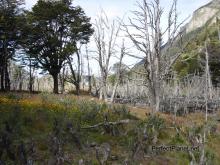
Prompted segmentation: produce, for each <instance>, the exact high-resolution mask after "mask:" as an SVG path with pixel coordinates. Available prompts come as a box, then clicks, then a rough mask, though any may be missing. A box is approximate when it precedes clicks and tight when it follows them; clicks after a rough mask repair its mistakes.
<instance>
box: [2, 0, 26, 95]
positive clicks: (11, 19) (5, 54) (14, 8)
mask: <svg viewBox="0 0 220 165" xmlns="http://www.w3.org/2000/svg"><path fill="white" fill-rule="evenodd" d="M22 4H23V0H1V1H0V78H1V83H0V84H1V90H2V91H3V90H10V78H9V70H8V68H9V67H8V65H9V60H10V59H12V58H13V57H14V55H15V52H16V49H17V48H18V46H19V40H20V37H21V25H22V20H23V16H22V8H21V5H22Z"/></svg>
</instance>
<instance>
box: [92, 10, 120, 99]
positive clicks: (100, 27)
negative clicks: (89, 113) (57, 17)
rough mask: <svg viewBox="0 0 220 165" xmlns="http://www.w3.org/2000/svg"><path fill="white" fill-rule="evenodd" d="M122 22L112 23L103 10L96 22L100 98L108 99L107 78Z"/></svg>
mask: <svg viewBox="0 0 220 165" xmlns="http://www.w3.org/2000/svg"><path fill="white" fill-rule="evenodd" d="M120 26H121V24H116V21H113V22H112V23H111V24H110V23H109V20H108V18H107V16H106V14H105V13H104V12H103V11H102V12H101V15H100V16H99V17H98V19H97V20H96V23H95V33H94V39H95V44H96V47H97V51H96V52H97V54H98V55H97V58H96V60H97V61H98V63H99V67H100V72H101V81H102V82H101V89H100V97H99V98H100V99H102V97H104V100H105V101H107V100H108V98H107V78H108V74H109V63H110V59H111V58H112V56H113V55H114V54H115V47H116V40H117V38H118V33H119V31H120Z"/></svg>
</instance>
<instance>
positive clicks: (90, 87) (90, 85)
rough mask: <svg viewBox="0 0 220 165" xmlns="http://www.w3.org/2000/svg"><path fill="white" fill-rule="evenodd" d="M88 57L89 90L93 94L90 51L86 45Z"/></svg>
mask: <svg viewBox="0 0 220 165" xmlns="http://www.w3.org/2000/svg"><path fill="white" fill-rule="evenodd" d="M86 59H87V68H88V83H89V89H88V92H89V94H91V92H92V77H91V71H90V63H89V52H88V47H87V45H86Z"/></svg>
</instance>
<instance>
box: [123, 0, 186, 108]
mask: <svg viewBox="0 0 220 165" xmlns="http://www.w3.org/2000/svg"><path fill="white" fill-rule="evenodd" d="M137 5H138V7H139V10H138V11H134V12H133V14H134V16H135V17H136V18H134V19H130V18H129V22H130V23H129V25H126V24H124V25H123V29H124V31H125V32H126V34H127V36H128V38H129V39H130V40H131V41H132V42H133V44H134V45H135V47H136V49H137V50H138V51H140V52H141V53H142V54H143V55H144V58H143V59H144V70H145V71H144V72H143V73H141V74H142V75H144V77H145V86H147V88H148V94H149V99H150V100H149V102H150V106H151V107H152V109H154V110H155V111H159V107H160V96H161V95H162V93H161V84H162V81H163V80H164V78H165V76H166V75H167V74H168V73H169V71H170V69H171V67H172V65H173V64H174V63H175V61H176V60H177V58H178V57H179V56H180V55H181V53H176V54H175V55H173V56H172V57H169V58H165V55H166V52H167V51H169V47H170V46H171V45H172V44H173V43H174V41H175V40H176V38H177V35H178V29H179V27H180V25H181V24H182V23H183V22H182V23H180V24H177V12H176V6H177V0H174V1H173V4H172V6H171V9H170V12H169V16H168V27H167V28H166V29H165V30H164V31H162V30H161V18H162V15H163V10H162V8H161V6H160V0H154V1H151V2H148V1H147V0H142V3H141V2H137ZM132 31H133V32H132ZM165 35H168V42H167V44H166V45H165V47H167V50H166V51H165V52H162V46H163V45H162V41H163V39H164V37H165ZM165 59H166V60H165ZM155 111H154V112H155Z"/></svg>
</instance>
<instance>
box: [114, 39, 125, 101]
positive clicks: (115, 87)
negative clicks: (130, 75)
mask: <svg viewBox="0 0 220 165" xmlns="http://www.w3.org/2000/svg"><path fill="white" fill-rule="evenodd" d="M124 56H125V45H124V40H123V43H122V47H121V54H120V60H119V66H118V67H119V68H118V71H117V73H116V82H115V85H114V87H113V91H112V96H111V102H113V101H114V97H115V93H116V90H117V88H118V84H119V82H120V77H121V75H122V60H123V57H124Z"/></svg>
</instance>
